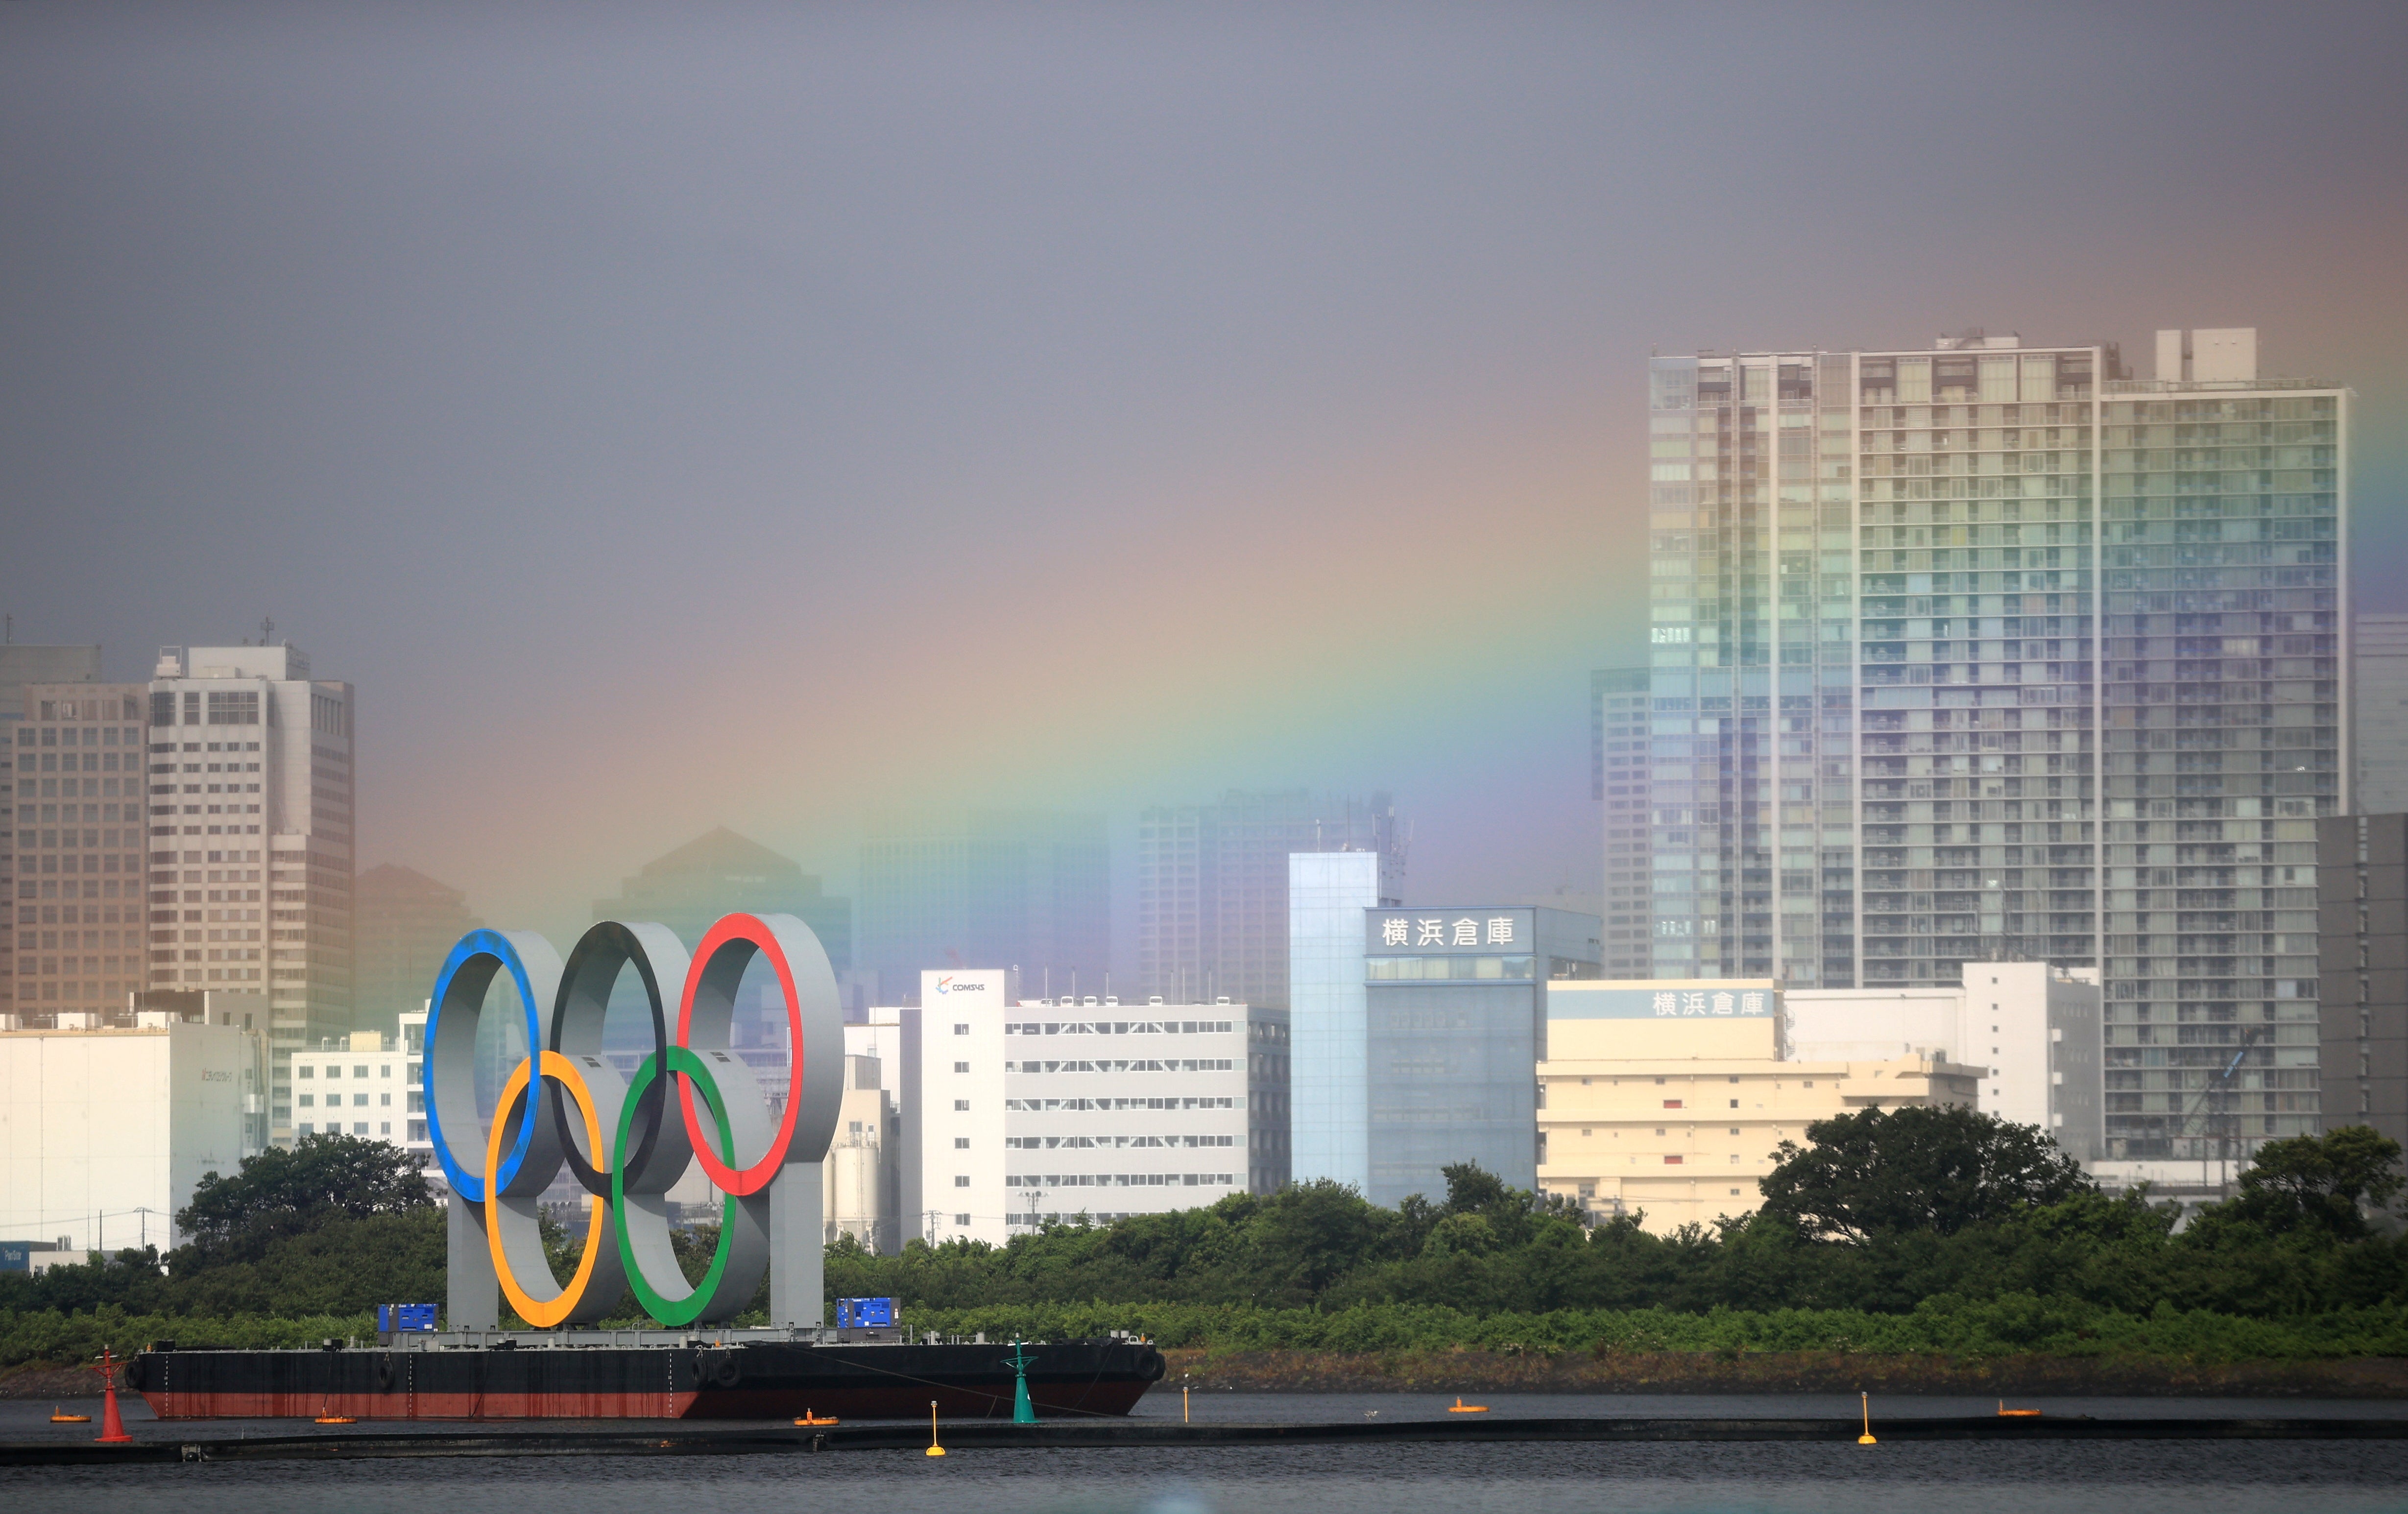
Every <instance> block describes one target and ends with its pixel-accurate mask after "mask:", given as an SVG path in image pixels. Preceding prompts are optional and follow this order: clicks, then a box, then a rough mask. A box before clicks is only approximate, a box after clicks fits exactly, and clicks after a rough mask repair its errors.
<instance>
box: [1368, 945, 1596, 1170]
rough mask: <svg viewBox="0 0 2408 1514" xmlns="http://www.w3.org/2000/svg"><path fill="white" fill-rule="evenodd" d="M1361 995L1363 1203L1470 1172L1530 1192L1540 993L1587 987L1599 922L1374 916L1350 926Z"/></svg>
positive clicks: (1541, 1051) (1542, 1030)
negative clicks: (1355, 932) (1568, 982)
mask: <svg viewBox="0 0 2408 1514" xmlns="http://www.w3.org/2000/svg"><path fill="white" fill-rule="evenodd" d="M1355 923H1356V927H1357V929H1359V930H1360V931H1361V932H1362V933H1363V934H1362V935H1361V936H1359V937H1358V938H1357V939H1358V943H1359V944H1358V947H1357V950H1358V953H1359V955H1358V959H1357V966H1358V968H1359V970H1360V972H1361V974H1362V978H1363V984H1364V1042H1363V1061H1364V1066H1365V1078H1364V1106H1365V1109H1364V1114H1365V1122H1364V1140H1365V1150H1366V1152H1367V1155H1368V1158H1369V1160H1368V1167H1369V1181H1368V1183H1367V1185H1366V1186H1365V1188H1364V1190H1363V1192H1364V1196H1365V1197H1367V1198H1369V1200H1370V1201H1371V1202H1372V1203H1374V1204H1381V1205H1388V1206H1394V1205H1396V1204H1398V1203H1399V1202H1400V1201H1402V1200H1403V1199H1404V1198H1405V1196H1406V1195H1408V1194H1411V1193H1424V1194H1438V1193H1444V1192H1445V1191H1446V1179H1445V1178H1444V1176H1443V1175H1442V1174H1441V1171H1440V1169H1441V1168H1442V1167H1444V1166H1446V1165H1447V1164H1450V1163H1457V1162H1476V1163H1478V1164H1480V1165H1481V1166H1482V1167H1484V1168H1485V1169H1486V1170H1488V1171H1489V1172H1492V1173H1495V1174H1496V1175H1497V1176H1498V1177H1499V1178H1503V1179H1505V1181H1506V1182H1508V1183H1510V1184H1512V1186H1514V1187H1516V1188H1523V1189H1530V1190H1533V1191H1535V1190H1536V1189H1537V1187H1538V1181H1539V1152H1538V1130H1539V1126H1538V1120H1539V1106H1538V1064H1540V1063H1541V1062H1542V1061H1544V1060H1545V1059H1546V1055H1547V1047H1546V1023H1547V985H1548V983H1550V982H1551V981H1555V980H1559V979H1564V978H1596V977H1598V971H1599V968H1598V922H1597V918H1596V917H1595V916H1593V915H1579V914H1573V913H1571V912H1570V911H1569V910H1562V909H1522V908H1482V909H1461V908H1449V909H1427V908H1424V909H1410V910H1409V909H1401V908H1373V909H1369V910H1365V911H1363V912H1362V913H1361V914H1360V915H1358V916H1357V917H1356V921H1355Z"/></svg>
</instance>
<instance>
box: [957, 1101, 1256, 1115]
mask: <svg viewBox="0 0 2408 1514" xmlns="http://www.w3.org/2000/svg"><path fill="white" fill-rule="evenodd" d="M956 1107H967V1106H966V1105H962V1106H956ZM1003 1107H1005V1108H1006V1109H1009V1110H1012V1111H1014V1112H1017V1113H1025V1114H1053V1113H1057V1112H1065V1111H1067V1112H1070V1113H1094V1114H1111V1113H1117V1112H1119V1111H1121V1110H1125V1109H1234V1108H1236V1107H1238V1101H1237V1100H1236V1099H1233V1098H1217V1099H1216V1098H1194V1097H1189V1098H1154V1099H1006V1100H1004V1101H1003Z"/></svg>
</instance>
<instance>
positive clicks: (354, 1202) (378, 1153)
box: [176, 1135, 435, 1266]
mask: <svg viewBox="0 0 2408 1514" xmlns="http://www.w3.org/2000/svg"><path fill="white" fill-rule="evenodd" d="M434 1207H435V1195H434V1194H433V1193H431V1192H429V1191H428V1189H427V1186H426V1179H425V1178H424V1177H423V1176H422V1175H421V1174H420V1172H419V1170H418V1164H417V1163H416V1162H415V1161H414V1160H412V1158H411V1157H410V1155H409V1152H407V1151H404V1150H402V1149H401V1148H399V1147H397V1146H394V1145H392V1144H390V1143H388V1142H385V1141H371V1140H366V1139H364V1138H361V1137H359V1136H354V1135H304V1136H302V1137H301V1139H300V1140H299V1141H297V1142H295V1143H294V1145H293V1146H292V1147H290V1148H282V1147H270V1148H269V1149H268V1150H265V1151H262V1152H260V1153H259V1154H257V1155H256V1156H250V1157H245V1158H244V1159H243V1163H242V1166H241V1167H240V1169H239V1170H237V1171H236V1173H235V1175H234V1176H233V1177H231V1178H227V1177H222V1176H220V1175H219V1174H217V1173H214V1172H212V1173H205V1174H203V1175H202V1178H201V1180H200V1182H199V1183H198V1184H197V1185H196V1186H195V1187H194V1188H193V1202H192V1203H190V1204H188V1205H186V1206H185V1207H183V1208H181V1209H179V1210H177V1211H176V1223H177V1225H178V1226H179V1228H181V1229H182V1230H183V1232H184V1233H185V1234H186V1235H191V1236H192V1237H193V1240H192V1243H191V1245H190V1247H189V1248H187V1250H188V1251H189V1252H190V1253H191V1260H192V1263H193V1264H199V1265H211V1266H213V1265H219V1264H224V1263H228V1262H235V1261H251V1260H256V1259H257V1258H259V1257H261V1256H264V1255H265V1254H266V1252H267V1251H268V1250H269V1249H270V1248H271V1247H273V1246H275V1245H276V1243H277V1242H279V1241H280V1240H284V1239H287V1238H289V1237H291V1236H294V1235H304V1234H307V1233H308V1232H311V1231H314V1230H316V1229H318V1228H319V1227H320V1226H321V1225H322V1224H325V1223H327V1222H328V1221H334V1220H338V1219H351V1220H374V1219H378V1218H381V1217H384V1216H388V1215H406V1214H411V1213H421V1214H423V1213H425V1212H426V1211H429V1210H431V1209H433V1208H434Z"/></svg>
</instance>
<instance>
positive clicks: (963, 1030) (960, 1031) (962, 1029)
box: [953, 1025, 970, 1036]
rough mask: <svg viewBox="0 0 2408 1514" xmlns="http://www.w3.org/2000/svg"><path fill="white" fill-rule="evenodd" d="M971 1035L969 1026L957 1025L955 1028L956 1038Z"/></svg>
mask: <svg viewBox="0 0 2408 1514" xmlns="http://www.w3.org/2000/svg"><path fill="white" fill-rule="evenodd" d="M969 1033H970V1028H969V1027H968V1025H955V1026H954V1027H953V1034H954V1035H956V1036H968V1034H969Z"/></svg>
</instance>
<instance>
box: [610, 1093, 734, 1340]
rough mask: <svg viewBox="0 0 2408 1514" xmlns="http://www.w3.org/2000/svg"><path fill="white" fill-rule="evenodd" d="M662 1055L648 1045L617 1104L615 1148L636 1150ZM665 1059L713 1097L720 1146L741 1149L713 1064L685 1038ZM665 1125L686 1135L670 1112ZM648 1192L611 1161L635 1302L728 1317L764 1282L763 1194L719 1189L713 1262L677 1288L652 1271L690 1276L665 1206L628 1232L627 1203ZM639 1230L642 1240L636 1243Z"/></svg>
mask: <svg viewBox="0 0 2408 1514" xmlns="http://www.w3.org/2000/svg"><path fill="white" fill-rule="evenodd" d="M661 1062H662V1058H661V1054H660V1053H659V1052H657V1051H655V1052H648V1053H647V1054H646V1055H645V1057H644V1060H643V1062H642V1063H640V1064H638V1066H637V1068H636V1076H635V1078H633V1079H632V1080H631V1081H630V1082H629V1083H628V1085H627V1094H626V1100H625V1102H624V1103H623V1104H622V1105H621V1106H620V1107H619V1130H618V1139H617V1142H616V1145H615V1147H614V1150H621V1151H630V1150H635V1148H634V1146H633V1145H631V1144H630V1141H629V1137H630V1135H632V1134H633V1133H634V1129H635V1122H636V1112H637V1110H638V1109H640V1108H642V1107H643V1106H644V1093H645V1092H646V1091H647V1090H649V1089H650V1088H651V1087H652V1082H653V1080H654V1079H655V1078H659V1077H661V1076H662V1070H661ZM667 1063H668V1073H669V1075H670V1076H682V1077H684V1078H688V1079H690V1080H691V1082H692V1084H693V1086H694V1087H695V1089H697V1090H699V1091H700V1093H702V1096H703V1098H704V1099H705V1100H706V1101H708V1102H709V1104H710V1113H711V1116H712V1119H713V1120H714V1121H716V1122H717V1124H718V1126H719V1142H720V1146H721V1148H722V1150H729V1151H733V1150H735V1149H736V1133H735V1129H734V1127H733V1125H732V1124H731V1123H730V1122H729V1121H728V1118H727V1103H726V1100H724V1098H722V1097H721V1095H720V1092H719V1084H718V1083H717V1082H716V1081H714V1080H713V1079H712V1078H711V1076H710V1067H709V1066H708V1065H707V1064H705V1063H704V1062H703V1060H702V1058H700V1057H699V1056H696V1055H695V1053H694V1051H693V1050H691V1049H689V1048H686V1047H682V1046H671V1047H670V1048H669V1049H668V1056H667ZM660 1131H661V1136H662V1139H663V1141H664V1143H665V1144H666V1143H667V1142H668V1141H671V1140H680V1141H681V1139H682V1137H683V1135H684V1132H683V1131H682V1130H680V1129H678V1128H677V1126H676V1125H675V1124H674V1123H673V1122H672V1120H671V1119H670V1118H667V1117H665V1118H663V1119H662V1121H661V1123H660ZM674 1165H675V1166H677V1167H679V1168H680V1169H682V1168H683V1167H684V1165H685V1164H684V1163H683V1162H676V1163H674ZM645 1199H646V1195H643V1194H640V1193H638V1194H630V1193H628V1192H627V1175H626V1168H625V1166H624V1164H617V1163H614V1164H612V1165H611V1168H610V1221H611V1225H612V1228H613V1231H614V1234H615V1236H616V1238H617V1240H618V1243H619V1254H620V1255H621V1256H622V1257H623V1258H624V1259H625V1264H626V1274H627V1286H628V1287H629V1288H631V1289H633V1290H634V1291H635V1294H636V1299H637V1302H638V1303H639V1304H641V1305H642V1306H643V1308H644V1312H645V1313H647V1314H649V1315H651V1316H652V1318H653V1319H655V1320H657V1321H660V1322H661V1323H663V1324H665V1325H668V1326H670V1327H671V1328H675V1327H677V1326H680V1325H687V1324H693V1323H695V1322H696V1321H720V1320H724V1319H727V1318H728V1317H730V1316H732V1315H734V1314H736V1313H738V1312H739V1311H740V1310H741V1309H742V1308H743V1307H744V1306H745V1305H747V1304H749V1303H751V1302H752V1299H753V1293H754V1292H755V1291H756V1290H758V1289H759V1288H760V1286H761V1277H762V1274H763V1273H765V1272H766V1271H767V1268H768V1264H769V1250H768V1245H767V1238H768V1225H767V1196H766V1195H760V1194H753V1195H742V1196H739V1195H738V1194H735V1193H726V1194H723V1195H722V1197H721V1209H720V1224H719V1243H718V1245H717V1246H716V1247H714V1248H713V1249H712V1250H711V1254H710V1270H709V1271H707V1272H705V1273H704V1274H703V1278H702V1280H701V1281H700V1282H698V1283H695V1284H692V1285H690V1286H688V1287H687V1288H686V1290H685V1292H684V1293H681V1294H675V1295H673V1294H671V1293H665V1292H664V1291H663V1290H662V1289H661V1288H659V1287H656V1286H655V1285H654V1284H653V1282H652V1276H651V1275H652V1273H655V1272H657V1273H658V1274H660V1275H661V1276H662V1277H664V1278H677V1279H678V1280H679V1282H680V1283H681V1284H682V1283H683V1282H684V1280H685V1273H684V1269H683V1268H681V1267H680V1266H679V1265H678V1261H677V1253H676V1252H675V1250H672V1249H671V1248H670V1246H669V1243H668V1225H667V1214H666V1213H665V1212H664V1213H661V1214H659V1215H658V1219H659V1220H660V1223H659V1224H657V1225H648V1226H645V1227H644V1228H643V1230H641V1231H637V1232H631V1231H630V1230H629V1229H628V1226H627V1211H628V1209H629V1207H630V1206H631V1204H633V1205H638V1206H642V1205H644V1201H645ZM652 1201H653V1202H654V1203H660V1202H662V1201H661V1200H660V1199H659V1198H658V1196H657V1195H653V1196H652ZM647 1207H649V1206H647ZM639 1237H640V1241H641V1244H639V1243H638V1242H639Z"/></svg>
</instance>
